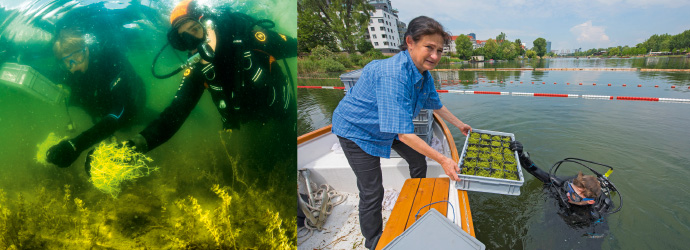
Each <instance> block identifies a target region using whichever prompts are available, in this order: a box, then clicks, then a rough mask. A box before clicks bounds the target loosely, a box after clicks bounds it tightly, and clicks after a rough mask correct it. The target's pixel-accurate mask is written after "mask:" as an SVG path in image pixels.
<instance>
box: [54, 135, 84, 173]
mask: <svg viewBox="0 0 690 250" xmlns="http://www.w3.org/2000/svg"><path fill="white" fill-rule="evenodd" d="M79 153H81V152H78V151H77V148H76V147H75V146H74V143H72V142H71V141H70V140H62V141H61V142H60V143H58V144H57V145H55V146H52V147H51V148H50V149H48V152H47V153H46V159H47V160H48V162H50V163H52V164H55V165H57V166H58V167H61V168H66V167H69V165H72V162H74V161H75V160H76V159H77V157H79Z"/></svg>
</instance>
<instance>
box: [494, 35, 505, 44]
mask: <svg viewBox="0 0 690 250" xmlns="http://www.w3.org/2000/svg"><path fill="white" fill-rule="evenodd" d="M505 41H506V34H505V33H503V32H501V34H498V36H496V42H497V43H499V44H501V43H503V42H505Z"/></svg>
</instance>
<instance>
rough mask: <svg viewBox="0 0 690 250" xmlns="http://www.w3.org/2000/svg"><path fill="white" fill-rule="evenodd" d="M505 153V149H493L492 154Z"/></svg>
mask: <svg viewBox="0 0 690 250" xmlns="http://www.w3.org/2000/svg"><path fill="white" fill-rule="evenodd" d="M501 152H503V148H501V147H491V153H493V154H496V153H501Z"/></svg>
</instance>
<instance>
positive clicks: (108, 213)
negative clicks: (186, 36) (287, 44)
mask: <svg viewBox="0 0 690 250" xmlns="http://www.w3.org/2000/svg"><path fill="white" fill-rule="evenodd" d="M232 3H233V4H234V6H235V9H236V10H238V11H244V12H245V13H247V14H250V15H256V17H257V18H268V19H271V20H273V21H274V22H275V23H276V30H277V31H279V32H282V33H284V34H286V35H288V36H293V37H296V9H295V8H296V4H295V2H294V1H272V0H268V1H246V2H240V1H237V2H232ZM290 10H292V11H290ZM166 11H167V12H168V13H169V10H166ZM161 12H162V13H163V14H164V15H167V13H165V12H164V11H161ZM261 15H263V16H261ZM152 23H154V24H156V23H157V22H155V21H153V22H152ZM158 28H159V29H157V30H146V28H144V30H143V31H141V32H140V33H141V35H140V37H138V39H137V40H131V41H129V43H130V44H131V47H130V48H129V51H128V52H127V57H128V60H129V61H130V62H131V63H132V65H133V66H134V67H135V70H136V72H137V73H138V74H139V75H140V76H141V78H142V79H143V81H144V84H145V88H146V92H147V103H146V106H147V107H148V108H149V109H150V110H151V111H150V112H147V113H146V114H147V115H151V114H152V116H146V117H142V118H141V119H140V121H139V122H138V123H136V124H134V125H133V126H132V127H131V128H126V129H122V130H119V131H118V132H116V133H115V134H114V136H115V137H116V138H117V139H118V141H122V140H127V139H129V138H131V137H133V136H134V135H136V134H137V133H139V132H140V131H141V130H142V129H143V128H144V127H145V125H146V124H147V123H148V122H149V121H150V120H152V119H154V118H155V117H156V116H157V113H158V112H160V111H162V110H163V109H164V108H165V107H166V106H167V105H168V104H169V103H170V101H171V100H172V98H173V96H174V95H175V92H176V91H177V87H178V85H179V80H180V78H181V74H178V75H176V76H173V77H171V78H169V79H166V80H158V79H156V78H154V77H153V76H152V75H151V73H150V68H151V66H150V65H151V62H152V60H153V58H154V56H155V55H156V53H157V52H158V50H159V49H160V47H162V45H163V44H164V43H165V31H166V30H165V29H167V27H163V28H161V27H158ZM285 49H290V48H285ZM294 49H296V48H294ZM168 50H169V49H168ZM47 51H49V50H47ZM166 54H167V55H166ZM46 56H52V54H50V55H46ZM177 63H178V62H177V59H176V58H175V56H174V55H172V54H171V53H170V51H167V52H165V53H164V56H163V57H162V58H161V59H160V60H159V62H158V64H159V65H163V66H162V68H163V70H165V68H164V67H165V66H166V65H175V64H177ZM277 63H278V64H279V65H281V69H282V70H283V71H284V72H285V73H286V75H287V76H291V77H292V81H290V82H289V83H288V84H289V87H288V89H289V90H290V93H291V96H290V98H289V100H290V101H291V104H290V105H288V108H287V109H286V110H284V111H283V112H285V114H284V115H281V116H282V117H286V118H282V119H269V120H266V121H248V122H247V123H245V124H242V127H241V128H240V129H239V130H233V131H232V132H225V131H223V130H222V122H221V120H220V115H219V114H218V111H217V110H216V107H215V106H214V104H213V102H212V101H211V98H210V95H209V94H208V93H204V95H203V96H202V98H201V100H200V101H199V103H198V104H197V105H196V107H195V108H194V110H193V111H192V113H191V114H190V116H189V117H188V118H187V120H186V122H185V123H184V124H183V125H182V127H181V128H180V130H179V131H178V132H177V133H176V134H175V135H174V136H173V137H172V138H171V139H170V140H169V141H167V142H166V143H164V144H163V145H161V146H160V147H157V148H156V149H154V150H152V151H150V152H148V153H147V155H148V156H149V157H151V158H152V159H153V162H151V163H150V165H151V166H154V167H158V168H159V170H158V171H157V172H154V173H153V174H152V175H150V176H147V177H144V178H140V179H138V180H136V181H135V182H130V183H125V184H124V185H123V187H122V192H121V193H120V194H119V196H118V197H117V198H112V197H111V196H110V195H108V194H104V193H102V192H100V191H98V190H97V189H95V188H94V187H93V185H92V184H91V183H90V182H89V181H88V176H87V175H86V173H85V171H84V169H83V165H84V161H85V158H86V152H87V151H88V150H86V151H84V152H83V153H82V154H81V156H80V157H79V158H78V159H77V160H76V161H75V163H73V164H72V165H71V166H70V167H68V168H57V167H55V166H52V165H51V166H43V165H41V164H39V163H37V162H36V159H35V157H36V151H37V144H40V143H41V142H43V141H44V140H45V139H46V137H47V136H48V134H49V133H51V132H54V133H56V134H57V135H58V136H69V137H70V138H72V137H74V136H76V135H78V134H79V133H80V132H82V131H84V130H86V129H88V128H90V127H91V126H92V122H91V117H89V115H88V114H86V113H85V112H84V111H82V110H81V109H80V108H75V107H70V112H69V113H70V115H69V116H68V115H67V112H66V108H65V105H64V104H58V105H51V104H47V103H45V102H43V101H41V100H39V99H37V98H34V97H32V96H30V95H28V94H26V93H25V92H24V91H23V90H20V89H17V88H12V87H8V86H6V85H2V84H0V131H2V132H1V134H2V143H0V159H3V164H1V165H0V248H2V249H86V248H95V249H182V248H188V249H211V248H213V249H246V248H251V249H295V248H296V242H295V239H296V235H295V234H296V231H295V230H296V225H295V217H296V212H295V209H294V208H295V202H294V197H295V195H296V183H295V182H294V180H295V179H296V172H295V169H296V167H295V165H296V157H297V156H296V150H295V149H296V141H295V138H296V126H295V124H296V120H297V118H296V95H295V93H296V85H295V84H293V83H294V82H295V81H296V76H297V65H296V58H288V59H287V60H285V61H284V60H279V61H278V62H277ZM286 63H287V67H285V64H286ZM46 67H49V66H46ZM286 68H289V71H290V72H289V74H288V73H287V70H288V69H286ZM70 117H71V120H72V121H73V123H74V125H75V128H76V129H75V131H74V132H68V131H67V129H66V126H67V124H68V123H69V120H70Z"/></svg>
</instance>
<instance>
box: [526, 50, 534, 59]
mask: <svg viewBox="0 0 690 250" xmlns="http://www.w3.org/2000/svg"><path fill="white" fill-rule="evenodd" d="M525 56H526V57H527V58H535V57H537V52H535V51H534V50H528V51H526V52H525Z"/></svg>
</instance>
